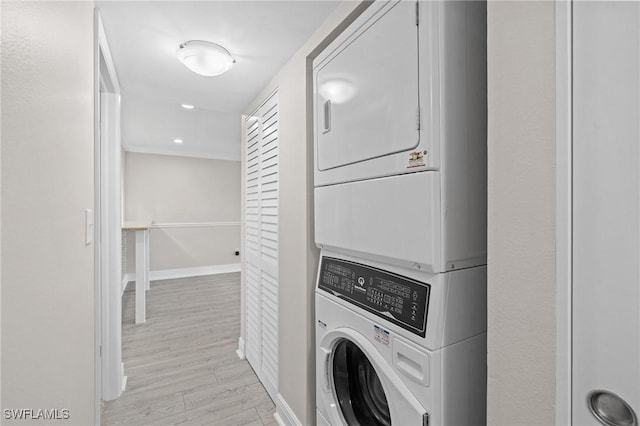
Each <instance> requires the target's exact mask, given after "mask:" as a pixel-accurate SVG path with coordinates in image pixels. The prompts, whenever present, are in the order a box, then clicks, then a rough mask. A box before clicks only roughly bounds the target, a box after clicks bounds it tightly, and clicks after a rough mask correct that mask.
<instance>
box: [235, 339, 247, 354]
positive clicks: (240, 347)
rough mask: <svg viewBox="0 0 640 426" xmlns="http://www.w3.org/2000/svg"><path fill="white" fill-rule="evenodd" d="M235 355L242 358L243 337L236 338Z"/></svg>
mask: <svg viewBox="0 0 640 426" xmlns="http://www.w3.org/2000/svg"><path fill="white" fill-rule="evenodd" d="M236 355H238V358H240V359H244V357H245V355H244V339H243V338H242V337H240V338H238V349H237V350H236Z"/></svg>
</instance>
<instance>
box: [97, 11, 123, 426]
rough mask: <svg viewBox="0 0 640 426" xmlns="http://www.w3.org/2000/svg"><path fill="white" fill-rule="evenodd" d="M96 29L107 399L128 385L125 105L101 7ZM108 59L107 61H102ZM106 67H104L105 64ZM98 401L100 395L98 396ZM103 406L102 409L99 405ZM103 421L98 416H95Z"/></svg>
mask: <svg viewBox="0 0 640 426" xmlns="http://www.w3.org/2000/svg"><path fill="white" fill-rule="evenodd" d="M94 15H95V20H94V25H95V27H96V32H97V46H94V49H95V55H96V57H95V61H96V63H95V67H96V70H95V73H96V75H95V78H96V83H95V88H94V96H95V105H96V107H97V110H96V111H95V113H94V128H95V132H96V133H95V138H96V140H95V145H96V150H95V177H96V181H95V193H96V194H95V200H96V201H95V205H96V207H95V216H96V218H97V219H96V222H95V231H96V236H98V235H101V238H97V237H96V238H95V240H94V241H96V243H95V250H96V253H97V255H98V257H97V262H96V265H95V266H96V272H97V273H98V274H99V278H98V281H97V289H96V291H97V298H98V300H99V301H98V305H97V313H98V314H99V317H98V318H97V325H98V326H99V337H100V339H99V342H97V343H96V344H97V358H98V359H99V363H98V364H96V370H97V371H96V377H97V378H99V383H98V385H99V393H100V397H101V399H102V400H104V401H109V400H112V399H115V398H118V397H119V396H120V395H121V393H122V389H123V380H124V377H125V376H124V367H123V364H122V314H121V309H122V305H121V303H122V297H121V294H120V290H121V289H120V288H118V283H120V282H121V280H122V241H121V238H122V233H121V232H120V229H121V227H122V224H121V222H120V220H121V209H120V207H121V206H120V202H121V200H122V195H121V193H120V191H121V184H120V177H121V145H120V144H121V142H120V137H121V120H120V118H121V112H120V111H121V110H120V106H121V104H120V85H119V82H118V75H117V72H116V67H115V64H114V62H113V58H112V56H111V51H110V49H109V43H108V40H107V36H106V33H105V30H104V26H103V23H102V19H101V17H100V13H99V11H98V9H95V11H94ZM101 58H102V59H104V61H102V60H101ZM103 66H104V67H103ZM96 399H97V403H98V405H99V402H100V398H98V397H97V398H96ZM98 410H99V408H98ZM96 417H97V419H98V421H99V415H98V416H96Z"/></svg>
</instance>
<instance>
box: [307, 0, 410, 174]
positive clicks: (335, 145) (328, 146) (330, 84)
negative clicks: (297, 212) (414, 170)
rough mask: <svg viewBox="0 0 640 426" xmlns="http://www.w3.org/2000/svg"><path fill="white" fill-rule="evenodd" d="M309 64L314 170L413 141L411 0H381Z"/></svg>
mask: <svg viewBox="0 0 640 426" xmlns="http://www.w3.org/2000/svg"><path fill="white" fill-rule="evenodd" d="M375 7H377V6H372V8H375ZM315 67H316V68H315V70H314V71H315V82H314V87H315V91H316V99H315V100H316V108H315V114H316V120H315V122H316V142H317V153H316V155H317V168H318V169H319V170H329V169H333V168H336V167H341V166H345V165H348V164H354V163H358V162H361V161H365V160H370V159H373V158H376V157H382V156H386V155H389V154H393V153H398V152H403V151H408V150H412V149H413V148H415V147H417V146H418V143H419V131H418V123H417V113H418V106H419V99H418V93H419V90H418V27H417V25H416V4H415V2H389V3H386V4H383V6H382V7H381V9H380V10H379V11H378V12H377V13H376V14H375V15H374V16H371V17H370V18H369V19H368V20H367V21H366V22H365V23H364V24H363V25H361V26H360V27H358V28H357V30H356V31H355V32H354V33H353V34H352V35H351V36H350V38H348V39H347V40H345V41H344V42H342V43H340V44H339V45H338V46H334V49H333V51H331V53H330V54H329V55H328V56H327V57H326V58H324V59H323V60H322V62H321V63H320V64H318V65H315Z"/></svg>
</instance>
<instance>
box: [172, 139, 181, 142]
mask: <svg viewBox="0 0 640 426" xmlns="http://www.w3.org/2000/svg"><path fill="white" fill-rule="evenodd" d="M173 141H174V142H175V143H182V139H174V140H173Z"/></svg>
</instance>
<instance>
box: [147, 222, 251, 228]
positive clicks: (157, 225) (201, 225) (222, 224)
mask: <svg viewBox="0 0 640 426" xmlns="http://www.w3.org/2000/svg"><path fill="white" fill-rule="evenodd" d="M225 226H240V222H188V223H187V222H184V223H152V224H151V226H150V228H215V227H225Z"/></svg>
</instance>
